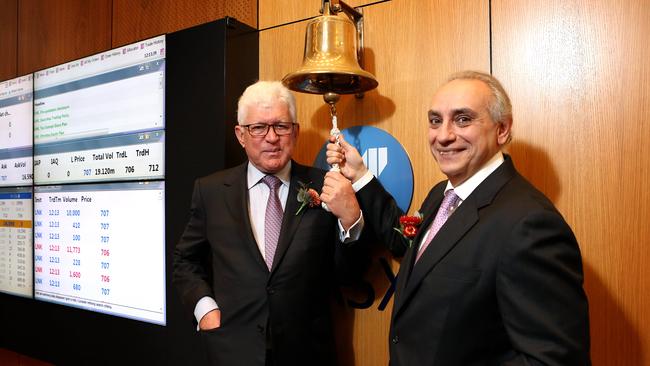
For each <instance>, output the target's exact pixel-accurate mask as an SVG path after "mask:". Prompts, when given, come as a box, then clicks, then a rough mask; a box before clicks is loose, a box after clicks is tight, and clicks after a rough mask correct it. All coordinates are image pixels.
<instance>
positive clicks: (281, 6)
mask: <svg viewBox="0 0 650 366" xmlns="http://www.w3.org/2000/svg"><path fill="white" fill-rule="evenodd" d="M381 1H390V0H346V1H344V2H345V3H346V4H348V5H350V6H351V7H358V6H365V5H368V4H372V3H377V2H381ZM258 3H259V17H260V24H259V25H260V26H259V28H258V29H266V28H269V27H275V26H277V25H281V24H286V23H291V22H295V21H301V20H305V19H308V18H312V17H315V16H318V15H320V13H319V11H320V7H321V4H322V0H303V1H301V2H300V4H299V5H298V2H297V1H296V0H259V1H258ZM297 5H298V6H297Z"/></svg>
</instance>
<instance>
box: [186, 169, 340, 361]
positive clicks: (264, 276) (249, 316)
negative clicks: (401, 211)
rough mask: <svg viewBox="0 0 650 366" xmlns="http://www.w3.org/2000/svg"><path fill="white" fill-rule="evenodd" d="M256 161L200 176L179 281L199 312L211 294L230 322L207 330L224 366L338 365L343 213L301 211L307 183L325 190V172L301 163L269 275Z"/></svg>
mask: <svg viewBox="0 0 650 366" xmlns="http://www.w3.org/2000/svg"><path fill="white" fill-rule="evenodd" d="M246 167H247V163H245V164H243V165H240V166H238V167H235V168H232V169H229V170H224V171H221V172H217V173H214V174H212V175H209V176H207V177H204V178H200V179H198V180H197V181H196V183H195V186H194V193H193V198H192V205H191V217H190V220H189V223H188V224H187V227H186V229H185V232H184V234H183V236H182V238H181V239H180V241H179V243H178V245H177V247H176V250H175V253H174V283H175V285H176V286H177V287H178V289H179V291H180V293H181V295H182V300H183V303H184V304H185V305H186V306H187V308H188V311H189V312H190V313H192V312H193V311H194V307H195V305H196V303H197V301H198V300H199V299H200V298H202V297H203V296H211V297H213V298H214V299H215V300H216V302H217V304H218V305H219V308H220V310H221V327H220V328H218V329H216V330H213V331H207V332H201V334H202V336H203V337H204V338H205V340H206V344H207V348H208V352H209V356H210V357H209V358H210V359H211V360H212V363H213V364H215V365H219V366H223V365H237V366H240V365H246V366H255V365H259V366H262V365H264V362H265V353H266V349H267V346H270V347H271V348H272V349H273V353H274V358H275V360H276V364H277V365H279V366H284V365H332V364H334V363H335V361H334V360H335V353H334V351H335V349H334V340H333V335H332V320H331V315H330V305H331V304H330V295H331V294H332V292H331V289H332V284H333V283H334V282H335V281H334V269H335V268H334V264H335V260H334V259H335V254H336V253H335V248H339V247H340V242H337V237H338V236H337V228H336V225H337V223H336V218H335V217H334V216H333V215H332V214H330V213H328V212H327V211H325V210H323V209H321V208H320V207H318V208H306V209H304V210H303V211H302V212H301V213H300V214H299V215H297V216H296V215H295V213H296V211H297V210H298V207H299V203H298V201H297V189H298V187H300V185H299V183H298V182H303V183H310V187H311V188H314V189H316V190H317V191H319V192H320V190H321V187H322V182H323V176H324V171H322V170H320V169H314V168H308V167H305V166H302V165H299V164H296V163H295V162H292V169H291V184H290V188H289V195H288V198H287V203H286V206H285V213H284V217H283V221H282V229H281V233H280V238H279V242H278V247H277V251H276V254H275V257H274V263H273V266H272V268H271V271H270V272H269V270H268V268H267V267H266V264H265V263H264V259H263V258H262V255H261V253H260V251H259V248H258V246H257V244H256V242H255V239H254V236H253V231H252V228H251V223H250V218H249V215H248V191H247V184H246Z"/></svg>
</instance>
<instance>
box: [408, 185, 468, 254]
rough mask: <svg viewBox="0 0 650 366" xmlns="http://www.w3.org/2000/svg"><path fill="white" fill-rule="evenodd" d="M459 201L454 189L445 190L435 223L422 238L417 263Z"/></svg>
mask: <svg viewBox="0 0 650 366" xmlns="http://www.w3.org/2000/svg"><path fill="white" fill-rule="evenodd" d="M458 201H460V197H458V196H457V195H456V192H454V190H453V189H450V190H448V191H447V192H445V198H444V199H443V200H442V203H441V204H440V208H439V209H438V213H436V218H435V219H433V223H431V227H430V228H429V231H427V234H426V235H425V236H424V240H422V244H421V245H420V250H418V254H417V255H416V256H415V263H417V262H418V259H420V256H421V255H422V253H424V250H425V249H427V247H428V246H429V243H431V240H433V237H434V236H436V233H438V230H440V228H441V227H442V225H443V224H444V223H445V221H447V219H448V218H449V216H451V214H452V213H453V212H454V209H455V208H456V205H458Z"/></svg>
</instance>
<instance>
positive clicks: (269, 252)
mask: <svg viewBox="0 0 650 366" xmlns="http://www.w3.org/2000/svg"><path fill="white" fill-rule="evenodd" d="M262 181H263V182H264V184H266V185H267V186H269V189H270V190H271V192H269V200H268V201H267V203H266V214H265V216H264V261H265V262H266V266H267V267H269V270H270V269H271V266H272V265H273V256H274V255H275V249H276V248H277V246H278V239H279V238H280V228H281V227H282V215H283V211H282V204H281V203H280V198H279V197H278V188H280V185H282V181H281V180H280V179H278V178H277V177H276V176H275V175H267V176H265V177H264V178H262Z"/></svg>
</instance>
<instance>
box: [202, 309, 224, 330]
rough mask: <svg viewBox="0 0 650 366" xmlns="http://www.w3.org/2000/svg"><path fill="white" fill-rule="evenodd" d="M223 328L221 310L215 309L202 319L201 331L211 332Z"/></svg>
mask: <svg viewBox="0 0 650 366" xmlns="http://www.w3.org/2000/svg"><path fill="white" fill-rule="evenodd" d="M220 326H221V310H218V309H214V310H212V311H210V312H208V313H207V314H205V315H204V316H203V318H201V321H200V322H199V329H201V330H211V329H216V328H219V327H220Z"/></svg>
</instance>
